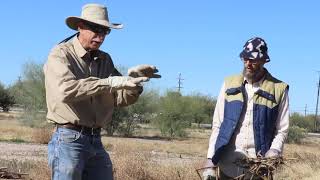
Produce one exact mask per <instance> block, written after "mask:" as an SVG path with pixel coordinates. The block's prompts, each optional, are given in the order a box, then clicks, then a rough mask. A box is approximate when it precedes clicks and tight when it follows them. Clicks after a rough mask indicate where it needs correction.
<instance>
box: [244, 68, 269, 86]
mask: <svg viewBox="0 0 320 180" xmlns="http://www.w3.org/2000/svg"><path fill="white" fill-rule="evenodd" d="M264 73H265V71H264V69H263V68H262V69H259V70H257V71H255V72H248V71H247V70H246V67H244V68H243V71H242V74H243V76H244V77H245V78H246V79H247V81H249V82H250V83H255V82H257V81H259V80H260V79H261V78H262V77H263V76H264Z"/></svg>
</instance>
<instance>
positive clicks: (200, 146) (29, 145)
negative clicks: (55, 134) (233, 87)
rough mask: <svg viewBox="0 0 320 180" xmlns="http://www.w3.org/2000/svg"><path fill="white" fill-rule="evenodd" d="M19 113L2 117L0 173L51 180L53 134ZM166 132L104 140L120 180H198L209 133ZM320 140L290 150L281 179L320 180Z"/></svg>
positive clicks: (287, 149)
mask: <svg viewBox="0 0 320 180" xmlns="http://www.w3.org/2000/svg"><path fill="white" fill-rule="evenodd" d="M17 116H18V115H17V114H14V113H3V112H1V113H0V168H1V167H7V168H8V171H12V172H21V173H26V174H28V175H26V176H25V177H26V179H39V180H45V179H50V171H49V169H48V167H47V145H46V144H45V143H46V142H47V141H48V139H49V138H50V134H51V132H52V129H50V128H41V129H39V128H31V127H27V126H24V125H23V124H22V123H21V122H20V121H19V120H18V118H17ZM159 135H160V132H159V131H158V130H156V129H154V128H152V127H148V126H143V128H141V129H139V130H138V131H137V133H136V135H135V137H133V138H123V137H107V136H103V138H102V140H103V144H104V146H105V148H106V150H107V151H108V152H109V153H110V156H111V159H112V161H113V165H114V174H115V179H117V180H168V179H170V180H189V179H190V180H198V179H200V178H199V176H198V174H197V173H196V169H197V168H200V167H201V165H202V164H203V162H204V161H205V159H206V151H207V147H208V138H209V136H210V130H208V129H189V130H188V137H186V138H181V139H171V140H169V139H166V138H161V137H160V136H159ZM319 149H320V138H316V137H308V138H306V139H304V140H303V143H302V144H286V145H285V150H284V152H285V154H284V157H285V158H295V160H290V161H289V160H288V161H285V164H284V165H282V166H281V167H280V168H278V170H277V171H276V172H275V179H292V180H295V179H299V180H301V179H309V180H316V179H320V171H319V169H320V152H319Z"/></svg>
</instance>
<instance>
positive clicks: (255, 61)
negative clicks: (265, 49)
mask: <svg viewBox="0 0 320 180" xmlns="http://www.w3.org/2000/svg"><path fill="white" fill-rule="evenodd" d="M241 60H242V61H243V62H244V63H246V62H250V63H252V64H258V63H259V62H264V61H265V60H264V59H241Z"/></svg>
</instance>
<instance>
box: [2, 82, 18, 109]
mask: <svg viewBox="0 0 320 180" xmlns="http://www.w3.org/2000/svg"><path fill="white" fill-rule="evenodd" d="M14 103H15V99H14V97H13V96H12V95H10V93H9V90H8V89H6V88H5V87H4V86H3V85H2V84H1V83H0V107H1V108H2V110H3V111H4V112H8V111H9V110H10V107H12V106H13V104H14Z"/></svg>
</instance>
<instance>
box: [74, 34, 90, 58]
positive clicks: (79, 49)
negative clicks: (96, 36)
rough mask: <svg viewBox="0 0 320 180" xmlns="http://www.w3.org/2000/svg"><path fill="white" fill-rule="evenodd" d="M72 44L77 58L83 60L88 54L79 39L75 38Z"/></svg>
mask: <svg viewBox="0 0 320 180" xmlns="http://www.w3.org/2000/svg"><path fill="white" fill-rule="evenodd" d="M72 43H73V47H74V50H75V52H76V54H77V56H79V57H81V58H83V57H84V56H85V55H86V54H87V53H88V51H86V50H85V49H84V48H83V47H82V45H81V44H80V41H79V39H78V37H75V38H73V41H72Z"/></svg>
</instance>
